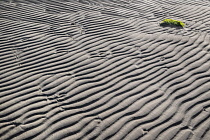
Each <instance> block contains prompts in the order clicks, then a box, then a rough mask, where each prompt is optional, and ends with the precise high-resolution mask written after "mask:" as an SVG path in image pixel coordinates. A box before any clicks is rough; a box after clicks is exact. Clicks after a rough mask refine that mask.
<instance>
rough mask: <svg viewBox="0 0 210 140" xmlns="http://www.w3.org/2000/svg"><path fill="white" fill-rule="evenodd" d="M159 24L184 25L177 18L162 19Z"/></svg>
mask: <svg viewBox="0 0 210 140" xmlns="http://www.w3.org/2000/svg"><path fill="white" fill-rule="evenodd" d="M160 25H161V26H175V27H182V28H183V27H184V26H185V24H184V23H183V22H181V21H178V20H173V19H164V20H163V21H162V22H160Z"/></svg>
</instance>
